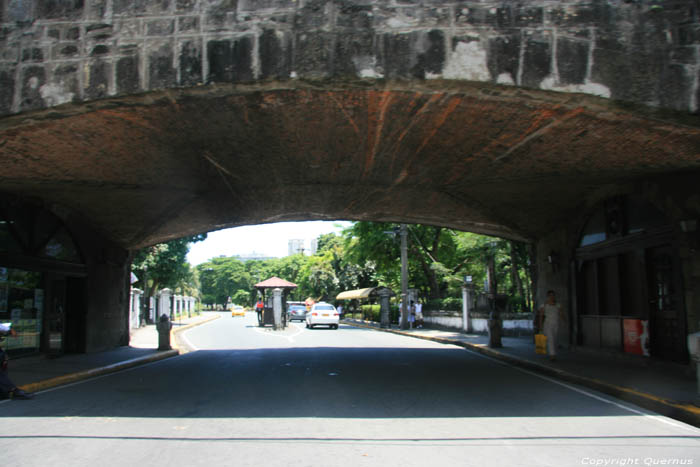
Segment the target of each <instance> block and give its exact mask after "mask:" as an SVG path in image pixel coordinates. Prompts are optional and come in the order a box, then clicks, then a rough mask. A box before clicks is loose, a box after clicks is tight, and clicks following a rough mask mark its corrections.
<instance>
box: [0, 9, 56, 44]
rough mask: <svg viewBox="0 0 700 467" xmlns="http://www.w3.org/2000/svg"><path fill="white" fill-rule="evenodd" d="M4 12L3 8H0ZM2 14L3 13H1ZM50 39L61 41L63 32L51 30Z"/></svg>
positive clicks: (48, 34) (48, 33)
mask: <svg viewBox="0 0 700 467" xmlns="http://www.w3.org/2000/svg"><path fill="white" fill-rule="evenodd" d="M0 10H2V8H0ZM0 14H2V13H0ZM46 35H47V36H48V38H49V39H56V40H59V39H60V38H61V32H60V31H59V30H58V29H49V31H48V32H47V33H46Z"/></svg>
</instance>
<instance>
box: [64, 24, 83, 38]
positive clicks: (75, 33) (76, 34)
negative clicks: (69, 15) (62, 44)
mask: <svg viewBox="0 0 700 467" xmlns="http://www.w3.org/2000/svg"><path fill="white" fill-rule="evenodd" d="M66 39H68V40H71V41H74V40H77V39H80V28H79V27H75V28H70V29H69V30H68V32H66Z"/></svg>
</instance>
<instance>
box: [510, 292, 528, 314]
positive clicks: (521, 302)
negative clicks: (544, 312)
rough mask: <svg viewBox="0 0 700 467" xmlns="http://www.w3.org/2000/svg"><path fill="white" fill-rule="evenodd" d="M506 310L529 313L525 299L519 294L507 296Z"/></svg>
mask: <svg viewBox="0 0 700 467" xmlns="http://www.w3.org/2000/svg"><path fill="white" fill-rule="evenodd" d="M507 306H508V308H507V309H508V310H510V311H512V312H513V313H529V312H530V310H529V309H528V308H527V301H526V300H525V299H524V298H523V297H521V296H519V295H515V296H512V297H508V305H507Z"/></svg>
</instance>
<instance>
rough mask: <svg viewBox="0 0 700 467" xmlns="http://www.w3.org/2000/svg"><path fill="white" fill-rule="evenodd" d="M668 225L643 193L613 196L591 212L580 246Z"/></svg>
mask: <svg viewBox="0 0 700 467" xmlns="http://www.w3.org/2000/svg"><path fill="white" fill-rule="evenodd" d="M666 225H668V220H667V219H666V216H664V214H663V213H662V212H661V211H659V210H658V209H657V208H656V207H655V206H653V205H652V204H651V203H649V202H648V201H647V200H646V199H645V198H644V197H642V196H640V195H628V196H623V197H618V198H612V199H609V200H607V201H606V202H605V203H602V204H601V205H600V206H599V207H598V208H596V210H595V211H594V212H593V214H591V217H590V218H589V219H588V222H586V225H585V226H584V227H583V230H582V231H581V238H580V240H579V246H581V247H583V246H588V245H595V244H597V243H601V242H604V241H606V240H610V239H612V238H618V237H624V236H626V235H632V234H638V233H641V232H647V231H649V230H654V229H656V228H659V227H664V226H666Z"/></svg>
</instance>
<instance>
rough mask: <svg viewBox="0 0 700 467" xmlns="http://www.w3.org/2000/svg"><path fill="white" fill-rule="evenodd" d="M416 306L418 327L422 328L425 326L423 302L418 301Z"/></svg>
mask: <svg viewBox="0 0 700 467" xmlns="http://www.w3.org/2000/svg"><path fill="white" fill-rule="evenodd" d="M415 307H416V327H417V328H422V327H423V304H422V303H421V302H420V301H418V302H416V304H415Z"/></svg>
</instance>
